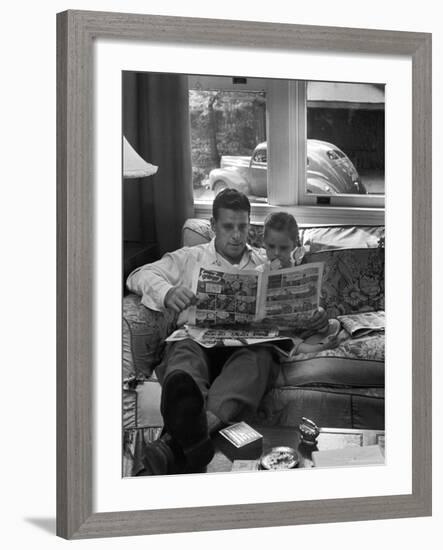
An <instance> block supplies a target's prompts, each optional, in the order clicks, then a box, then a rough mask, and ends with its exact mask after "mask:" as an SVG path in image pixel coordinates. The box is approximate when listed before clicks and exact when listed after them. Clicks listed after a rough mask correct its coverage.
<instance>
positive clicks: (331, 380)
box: [123, 219, 385, 476]
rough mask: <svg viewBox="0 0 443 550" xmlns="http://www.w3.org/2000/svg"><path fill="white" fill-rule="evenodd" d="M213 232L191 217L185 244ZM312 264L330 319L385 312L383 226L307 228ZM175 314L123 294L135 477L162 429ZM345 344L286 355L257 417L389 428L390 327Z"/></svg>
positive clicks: (126, 411) (126, 442)
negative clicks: (167, 342)
mask: <svg viewBox="0 0 443 550" xmlns="http://www.w3.org/2000/svg"><path fill="white" fill-rule="evenodd" d="M262 232H263V226H261V225H254V224H252V225H251V229H250V234H249V243H250V244H251V245H252V246H260V245H261V243H262ZM211 237H212V232H211V228H210V225H209V222H208V221H207V220H201V219H189V220H187V222H186V223H185V224H184V227H183V244H184V245H185V246H193V245H195V244H199V243H202V242H206V241H208V240H209V239H210V238H211ZM300 240H301V243H302V244H303V246H305V247H306V249H307V250H309V252H308V253H307V255H306V260H307V261H308V262H314V261H323V262H325V270H324V279H323V289H322V297H321V305H322V306H323V307H324V308H325V309H326V310H327V312H328V314H329V316H330V317H332V318H335V317H337V316H338V315H348V314H356V313H364V312H367V311H374V312H381V311H383V310H384V227H383V226H376V227H373V226H371V227H369V226H347V227H344V226H339V227H338V226H330V227H328V226H322V227H306V228H302V229H301V230H300ZM175 321H176V318H175V315H174V314H172V313H169V312H167V313H159V312H156V311H152V310H149V309H147V308H146V307H145V306H143V305H142V304H141V303H140V297H139V296H136V295H134V294H128V295H126V296H125V297H124V299H123V434H124V438H123V447H124V454H123V456H124V460H123V473H124V475H126V476H132V475H136V474H137V473H138V471H139V470H140V469H141V468H142V466H141V456H142V453H143V446H144V445H145V443H146V442H147V441H152V440H153V439H155V438H157V437H158V436H159V434H160V432H161V427H162V418H161V415H160V412H159V404H160V392H161V389H160V385H159V383H158V381H157V379H156V376H155V371H154V369H155V366H156V365H157V364H158V363H159V361H160V359H161V356H162V351H163V348H164V339H165V338H166V337H167V335H168V334H170V333H171V332H172V331H173V330H174V328H175ZM339 339H340V345H339V346H338V347H337V348H335V349H333V350H325V351H322V352H319V353H315V354H312V353H311V354H299V355H296V356H295V357H293V358H292V359H285V360H282V361H281V367H280V374H279V376H278V379H277V381H276V383H275V385H274V387H273V388H272V389H271V390H270V391H269V392H268V393H267V394H266V395H265V396H264V398H263V400H262V402H261V404H260V407H259V410H258V411H257V418H256V421H257V422H258V423H260V424H262V425H283V426H297V425H298V424H299V423H300V420H301V417H302V416H306V417H309V418H311V419H313V420H314V421H315V422H316V423H317V424H318V425H320V426H329V427H336V428H361V429H364V428H369V429H384V382H385V375H384V343H385V340H384V333H380V332H379V333H373V334H369V335H367V336H364V337H360V338H352V337H350V335H349V334H347V333H346V331H344V330H342V331H341V332H340V338H339Z"/></svg>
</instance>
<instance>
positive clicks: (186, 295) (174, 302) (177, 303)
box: [165, 285, 197, 313]
mask: <svg viewBox="0 0 443 550" xmlns="http://www.w3.org/2000/svg"><path fill="white" fill-rule="evenodd" d="M196 300H197V298H196V296H195V294H194V293H193V292H192V290H189V288H188V287H186V286H183V285H180V286H174V287H172V288H171V289H169V290H168V292H167V293H166V296H165V306H166V307H167V308H169V309H172V310H173V311H175V312H177V313H180V312H181V311H183V310H184V309H186V308H187V307H189V306H190V305H192V304H195V302H196Z"/></svg>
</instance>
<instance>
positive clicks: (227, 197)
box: [212, 188, 251, 220]
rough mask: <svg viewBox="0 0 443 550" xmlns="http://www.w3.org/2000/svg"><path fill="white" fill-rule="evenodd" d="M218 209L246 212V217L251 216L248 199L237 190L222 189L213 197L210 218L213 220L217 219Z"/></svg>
mask: <svg viewBox="0 0 443 550" xmlns="http://www.w3.org/2000/svg"><path fill="white" fill-rule="evenodd" d="M220 208H228V209H229V210H242V211H243V212H247V213H248V216H250V215H251V203H250V202H249V199H248V197H247V196H246V195H245V194H244V193H242V192H241V191H237V189H230V188H228V189H223V191H220V193H219V194H218V195H217V196H216V197H215V199H214V202H213V203H212V216H213V218H214V220H216V219H217V216H218V211H219V210H220Z"/></svg>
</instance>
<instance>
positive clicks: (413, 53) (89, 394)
mask: <svg viewBox="0 0 443 550" xmlns="http://www.w3.org/2000/svg"><path fill="white" fill-rule="evenodd" d="M96 38H113V39H121V40H135V39H137V40H147V39H149V40H150V41H156V42H158V43H167V42H175V43H196V44H208V45H222V44H231V45H238V46H247V47H252V48H254V47H257V48H258V47H260V48H269V49H283V50H291V49H296V48H298V49H302V50H308V51H309V50H312V51H314V50H315V51H320V52H321V51H330V50H336V51H341V52H346V53H352V52H357V53H368V54H385V55H403V56H409V57H410V59H411V60H412V94H413V95H412V97H413V99H412V118H413V140H412V142H413V143H412V161H413V166H412V169H413V189H412V204H413V212H412V218H413V219H412V224H413V227H412V251H413V254H412V258H413V259H412V278H413V279H412V288H413V296H412V302H413V303H412V308H413V309H412V316H413V318H412V321H413V332H412V366H413V369H412V494H405V495H403V494H400V495H394V496H380V497H362V498H345V499H332V500H311V501H302V502H276V503H261V504H245V505H232V506H211V507H198V508H180V509H159V510H137V511H131V512H110V513H93V508H92V503H93V494H92V487H93V479H92V448H93V440H92V435H93V434H92V410H93V385H92V369H93V362H92V356H93V347H94V345H95V344H94V342H93V337H92V334H93V318H92V306H91V304H92V302H93V300H92V298H93V295H92V293H93V288H92V273H93V270H94V262H93V247H94V239H93V212H94V202H93V195H94V193H93V185H92V181H93V179H92V171H93V143H92V141H93V138H92V136H93V133H92V120H93V117H92V109H93V86H92V83H93V43H94V40H95V39H96ZM116 246H119V245H118V243H116ZM57 266H58V273H57V534H58V535H60V536H61V537H65V538H68V539H73V538H86V537H109V536H122V535H142V534H152V533H166V532H170V533H174V532H187V531H209V530H216V529H238V528H248V527H267V526H280V525H296V524H305V523H325V522H337V521H356V520H369V519H383V518H403V517H415V516H426V515H431V35H430V34H426V33H412V32H398V31H381V30H367V29H352V28H332V27H317V26H301V25H288V24H276V23H272V24H271V23H257V22H245V21H223V20H218V19H217V20H213V19H197V18H179V17H163V16H154V15H136V14H124V13H108V12H88V11H66V12H63V13H60V14H58V15H57ZM399 429H401V426H399Z"/></svg>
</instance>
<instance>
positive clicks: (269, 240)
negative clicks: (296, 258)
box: [263, 229, 295, 267]
mask: <svg viewBox="0 0 443 550" xmlns="http://www.w3.org/2000/svg"><path fill="white" fill-rule="evenodd" d="M263 244H264V247H265V249H266V256H267V257H268V260H269V261H271V262H272V261H273V260H280V262H281V264H282V267H289V266H290V265H291V252H292V251H293V250H294V248H295V242H294V241H293V240H292V239H291V238H290V237H289V235H288V234H287V233H285V232H283V231H276V230H275V229H268V230H267V231H266V236H265V237H264V239H263Z"/></svg>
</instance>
